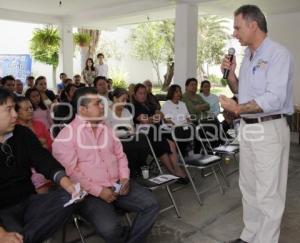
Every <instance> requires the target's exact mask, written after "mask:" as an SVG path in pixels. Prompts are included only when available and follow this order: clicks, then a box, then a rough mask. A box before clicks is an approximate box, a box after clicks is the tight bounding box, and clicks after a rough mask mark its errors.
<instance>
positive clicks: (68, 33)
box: [61, 24, 74, 78]
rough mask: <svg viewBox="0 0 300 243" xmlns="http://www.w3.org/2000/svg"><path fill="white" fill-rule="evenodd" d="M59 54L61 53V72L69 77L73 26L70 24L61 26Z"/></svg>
mask: <svg viewBox="0 0 300 243" xmlns="http://www.w3.org/2000/svg"><path fill="white" fill-rule="evenodd" d="M61 39H62V46H61V54H62V64H63V65H62V72H64V73H66V74H67V76H68V77H69V78H72V77H73V54H74V46H73V45H74V44H73V27H72V25H70V24H63V25H62V28H61Z"/></svg>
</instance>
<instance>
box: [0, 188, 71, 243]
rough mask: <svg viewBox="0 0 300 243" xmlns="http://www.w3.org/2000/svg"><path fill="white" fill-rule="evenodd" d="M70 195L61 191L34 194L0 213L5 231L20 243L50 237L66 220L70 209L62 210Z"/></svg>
mask: <svg viewBox="0 0 300 243" xmlns="http://www.w3.org/2000/svg"><path fill="white" fill-rule="evenodd" d="M69 200H70V195H69V194H68V193H67V192H66V191H64V190H63V189H57V190H55V191H51V192H49V193H46V194H34V195H31V196H30V197H29V198H28V199H26V200H24V201H23V202H21V203H19V204H16V205H14V206H11V207H7V208H4V209H1V210H0V219H1V221H2V222H3V224H4V227H5V229H6V230H7V231H10V232H11V231H14V232H18V233H20V234H21V235H23V237H24V243H41V242H43V241H44V240H46V239H48V238H49V237H51V236H52V235H53V234H54V233H55V232H56V231H57V230H59V229H60V228H61V227H62V226H63V225H64V223H65V222H66V221H67V220H68V219H69V217H70V216H71V215H72V213H73V211H74V206H69V207H66V208H64V207H63V205H64V204H65V203H66V202H67V201H69Z"/></svg>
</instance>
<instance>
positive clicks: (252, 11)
mask: <svg viewBox="0 0 300 243" xmlns="http://www.w3.org/2000/svg"><path fill="white" fill-rule="evenodd" d="M240 14H241V15H242V17H243V19H245V20H247V21H249V20H250V21H255V22H256V23H257V26H258V28H259V29H260V30H261V31H263V32H264V33H268V26H267V20H266V17H265V15H264V14H263V12H262V11H261V10H260V8H259V7H257V6H256V5H243V6H241V7H239V8H238V9H237V10H235V11H234V16H238V15H240Z"/></svg>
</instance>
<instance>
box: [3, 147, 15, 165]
mask: <svg viewBox="0 0 300 243" xmlns="http://www.w3.org/2000/svg"><path fill="white" fill-rule="evenodd" d="M1 151H2V153H4V154H5V155H6V159H5V165H6V166H7V167H12V166H14V165H15V163H16V160H15V156H14V155H13V152H12V149H11V147H10V145H9V144H8V143H2V144H1Z"/></svg>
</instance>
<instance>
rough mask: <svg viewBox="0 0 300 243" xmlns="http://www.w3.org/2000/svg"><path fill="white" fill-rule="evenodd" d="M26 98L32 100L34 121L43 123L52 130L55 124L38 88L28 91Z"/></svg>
mask: <svg viewBox="0 0 300 243" xmlns="http://www.w3.org/2000/svg"><path fill="white" fill-rule="evenodd" d="M25 97H27V98H28V99H29V100H30V102H31V104H32V106H33V119H34V120H37V121H40V122H42V123H43V124H44V125H45V127H46V128H47V129H50V127H51V125H52V123H53V122H52V119H51V116H50V111H49V109H48V108H47V106H46V105H45V104H44V102H43V100H42V97H41V94H40V92H39V91H38V90H37V89H36V88H30V89H28V90H27V91H26V93H25Z"/></svg>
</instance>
